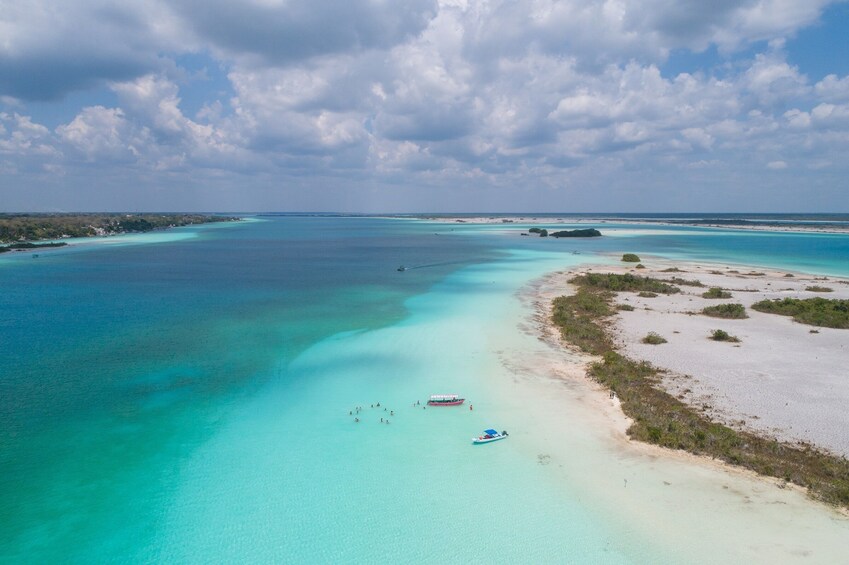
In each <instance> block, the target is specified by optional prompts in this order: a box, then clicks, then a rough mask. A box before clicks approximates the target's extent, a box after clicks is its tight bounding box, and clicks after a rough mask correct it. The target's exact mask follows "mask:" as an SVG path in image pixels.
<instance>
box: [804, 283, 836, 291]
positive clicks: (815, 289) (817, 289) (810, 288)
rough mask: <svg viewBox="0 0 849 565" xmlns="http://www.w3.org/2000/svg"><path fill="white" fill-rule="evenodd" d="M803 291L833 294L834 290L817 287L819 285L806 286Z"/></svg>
mask: <svg viewBox="0 0 849 565" xmlns="http://www.w3.org/2000/svg"><path fill="white" fill-rule="evenodd" d="M805 290H807V291H810V292H834V289H832V288H828V287H827V286H819V285H813V286H806V287H805Z"/></svg>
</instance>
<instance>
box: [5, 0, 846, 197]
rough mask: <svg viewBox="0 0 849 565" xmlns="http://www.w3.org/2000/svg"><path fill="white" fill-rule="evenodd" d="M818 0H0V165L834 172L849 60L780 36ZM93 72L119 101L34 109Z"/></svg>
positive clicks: (595, 173) (582, 177)
mask: <svg viewBox="0 0 849 565" xmlns="http://www.w3.org/2000/svg"><path fill="white" fill-rule="evenodd" d="M827 5H828V2H826V1H825V0H812V1H811V2H805V3H799V2H793V1H792V0H720V1H718V2H714V3H711V4H709V5H708V4H705V3H700V2H695V1H689V0H687V1H683V2H682V1H680V0H677V1H672V0H628V1H624V0H616V1H612V0H604V1H602V0H591V1H577V0H565V1H557V2H556V1H554V0H522V1H517V0H492V1H487V2H484V1H480V0H440V1H439V2H437V1H436V0H403V1H399V2H387V1H385V0H352V1H350V2H345V3H341V4H340V3H338V2H330V1H329V0H311V1H309V2H308V1H306V0H289V1H282V0H280V1H278V0H250V1H245V2H224V1H219V0H214V1H212V2H204V3H200V2H197V1H195V0H178V1H174V2H168V3H166V2H160V1H152V2H147V3H144V4H128V5H126V6H125V5H121V6H113V5H112V4H108V3H105V2H103V1H102V0H76V1H75V2H68V3H66V4H62V5H60V6H55V7H49V6H48V5H47V3H43V2H41V1H40V0H39V1H36V2H33V3H28V4H25V5H24V4H21V3H12V2H5V3H4V2H3V0H0V8H2V9H0V32H2V37H4V40H3V41H2V42H0V96H6V97H7V98H6V99H5V103H6V108H7V112H6V113H5V114H3V115H2V117H0V168H2V171H9V170H16V171H17V170H24V169H26V168H27V167H29V169H31V170H34V169H37V170H40V171H50V170H54V171H56V170H62V171H65V174H66V175H72V174H74V172H75V171H83V170H92V169H93V168H95V167H96V166H98V165H100V166H102V167H113V169H114V170H116V171H117V170H125V171H129V170H133V171H135V172H141V171H143V172H144V173H145V174H146V175H150V176H149V178H151V179H154V180H152V181H151V182H155V179H157V178H162V179H167V182H177V181H175V179H178V180H183V181H185V180H186V179H193V180H194V179H196V178H198V175H203V176H205V178H207V179H213V180H220V181H221V182H227V180H228V179H229V181H230V182H233V179H234V178H236V177H235V176H233V175H251V176H254V177H258V176H263V178H282V177H285V178H287V179H292V181H291V182H290V183H285V184H286V185H287V186H302V185H299V184H298V183H305V182H307V180H305V179H315V178H316V177H324V178H330V179H334V178H335V179H340V178H344V179H349V180H356V181H357V182H361V183H363V185H364V186H365V185H368V184H372V185H374V184H377V185H381V186H385V187H387V188H386V190H389V191H391V190H393V188H392V187H396V189H397V187H398V186H407V185H414V186H422V187H427V186H431V187H432V186H439V185H443V186H444V185H450V186H457V187H476V189H477V188H480V187H485V186H491V187H495V188H494V190H496V192H497V191H498V190H503V191H507V190H508V189H509V187H511V186H516V185H517V184H521V185H529V186H534V187H540V188H539V190H540V191H543V192H539V194H540V195H542V194H548V195H551V194H555V193H556V192H557V191H558V190H571V188H569V187H578V186H581V185H582V183H589V184H594V185H597V186H605V185H606V186H610V185H612V184H615V183H617V182H619V183H620V184H621V182H622V181H621V178H625V177H621V175H623V173H624V174H625V175H626V176H627V175H631V176H630V177H628V178H631V179H632V180H633V179H635V178H639V179H641V180H640V182H642V183H645V186H648V185H649V184H650V183H651V182H652V181H651V179H655V181H654V182H656V183H657V184H658V185H661V184H662V185H664V186H668V185H669V183H670V182H673V181H671V180H670V179H676V178H677V176H678V175H687V174H693V172H695V171H698V172H699V174H706V172H707V171H710V173H711V174H712V175H722V174H727V175H728V178H734V179H736V180H735V181H734V182H740V181H739V179H740V178H742V177H741V175H745V174H746V172H747V171H750V170H752V165H753V164H757V166H758V167H759V168H760V171H761V172H762V171H763V167H767V168H768V169H772V170H778V169H780V168H784V167H786V166H787V163H788V162H791V163H793V167H792V169H790V168H789V169H788V175H789V174H790V173H793V172H795V171H800V170H803V169H807V170H809V171H818V172H819V173H821V174H828V173H830V172H833V173H834V174H835V175H837V174H839V172H840V171H843V169H842V167H845V166H846V165H845V163H844V162H845V159H841V158H840V157H839V155H840V154H841V153H845V152H846V151H849V139H847V134H846V131H847V128H849V77H841V76H839V75H836V74H834V75H829V76H826V77H825V78H823V79H822V80H820V81H819V82H815V83H814V82H811V81H810V80H809V78H808V77H807V76H806V74H805V73H804V71H803V69H800V68H798V67H796V66H794V65H792V64H790V63H789V62H788V57H787V53H786V46H785V42H784V40H785V38H788V37H792V35H793V34H794V33H795V32H796V31H798V30H799V29H801V28H803V27H805V26H807V25H810V24H811V23H813V22H815V21H816V20H817V18H818V17H820V15H821V14H822V11H823V9H824V8H825V7H826V6H827ZM83 22H87V24H86V25H87V27H86V28H85V29H87V30H91V31H90V33H86V34H81V33H79V31H78V30H79V29H81V28H82V26H83ZM91 22H94V23H91ZM763 41H766V42H768V43H760V44H758V43H757V42H763ZM752 45H757V48H756V49H754V52H753V53H751V52H748V51H747V52H745V54H742V53H744V52H742V51H739V50H740V49H741V48H743V47H751V46H752ZM709 46H715V47H716V48H718V50H719V51H720V52H721V53H724V54H725V55H724V56H725V57H727V64H726V65H725V66H724V67H723V68H722V69H721V71H719V72H718V73H717V74H712V73H710V72H705V71H696V70H694V71H693V72H691V73H687V72H681V73H679V74H678V75H677V76H667V75H666V74H664V72H663V70H662V69H663V68H664V67H663V64H664V62H665V60H666V57H667V56H668V54H669V53H670V52H671V51H673V50H680V49H689V50H692V51H700V50H704V49H706V48H708V47H709ZM189 53H196V54H197V53H200V54H204V55H203V56H204V57H209V58H210V60H212V61H213V62H215V63H216V64H219V65H221V66H222V68H223V69H224V71H223V78H222V80H225V81H226V82H227V83H228V89H227V90H226V91H224V92H219V91H209V92H207V93H205V94H206V97H205V98H204V99H203V100H201V101H199V102H198V101H197V100H194V101H193V104H194V110H192V111H191V112H189V113H188V114H187V110H186V108H187V107H188V105H187V104H186V103H184V101H183V98H185V97H186V95H185V94H183V93H181V88H184V84H183V83H182V82H181V76H182V75H181V72H180V70H179V64H180V63H179V58H178V57H179V56H180V55H183V54H189ZM25 69H31V70H32V71H33V72H30V73H26V72H24V70H25ZM187 72H188V71H186V72H184V73H183V74H186V73H187ZM95 86H97V87H98V88H101V89H107V90H108V91H109V92H111V93H112V94H113V95H114V97H115V99H116V102H115V103H114V105H112V107H110V105H109V104H104V103H98V104H89V105H84V106H82V107H80V108H77V109H76V110H75V112H74V114H73V115H68V116H67V117H66V119H65V120H64V123H62V124H60V125H59V126H58V127H53V128H52V129H51V128H47V127H46V126H44V125H40V124H38V123H37V120H34V119H33V118H32V117H29V116H28V115H27V111H26V108H27V103H29V102H30V101H32V100H40V99H49V98H57V97H61V96H62V95H64V94H67V93H68V92H72V91H81V90H82V91H84V90H86V89H89V88H94V87H95ZM194 96H195V97H196V94H195V95H194ZM189 114H191V115H189ZM791 152H792V153H791ZM790 157H792V159H791V158H790ZM122 168H123V169H122ZM637 171H639V174H634V173H635V172H637ZM844 172H845V171H844ZM3 174H6V173H3ZM15 174H17V173H15ZM79 174H81V175H82V174H84V173H82V172H80V173H79ZM165 174H167V175H170V176H168V177H165V176H161V177H159V176H157V175H165ZM174 175H183V176H174ZM616 175H620V179H619V180H616ZM757 180H758V179H757V178H756V179H755V181H757ZM470 190H471V189H470ZM545 191H547V192H545ZM505 194H506V192H505ZM540 198H543V197H542V196H540ZM542 201H543V200H540V202H542Z"/></svg>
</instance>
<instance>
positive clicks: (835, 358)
mask: <svg viewBox="0 0 849 565" xmlns="http://www.w3.org/2000/svg"><path fill="white" fill-rule="evenodd" d="M643 263H644V264H645V265H646V266H647V268H646V269H640V270H634V271H633V272H634V273H635V274H639V275H643V276H652V277H656V278H665V279H668V278H672V277H680V278H684V279H690V280H693V279H697V280H700V281H701V282H702V283H704V284H705V287H691V286H681V287H680V288H681V289H682V292H681V294H678V295H669V296H665V295H660V296H657V297H654V298H640V297H638V296H637V294H636V293H620V294H619V297H618V299H617V302H618V303H622V304H628V305H630V306H633V307H634V308H635V310H634V311H623V312H621V313H620V314H618V315H617V316H615V321H614V322H613V325H612V330H613V331H614V334H615V340H616V341H617V345H618V346H619V348H620V349H621V350H622V351H623V353H625V354H626V355H628V356H629V357H631V358H634V359H638V360H645V361H648V362H650V363H652V364H653V365H655V366H657V367H659V368H662V369H665V370H666V374H665V378H664V382H663V385H664V387H665V388H666V389H667V390H668V391H669V392H671V393H672V394H673V395H675V396H677V397H678V398H680V399H681V400H683V401H684V402H686V403H688V404H690V405H691V406H694V407H696V408H698V409H700V410H704V411H705V412H706V413H707V414H708V415H709V416H710V417H711V418H712V419H715V420H717V421H720V422H722V423H725V424H726V425H729V426H731V427H734V428H737V429H745V430H747V431H751V432H755V433H757V434H758V435H761V436H766V437H775V438H777V439H779V440H782V441H788V442H791V443H792V442H808V443H811V444H813V445H815V446H817V447H819V448H821V449H825V450H827V451H831V452H833V453H836V454H839V455H843V456H846V455H847V454H849V415H847V413H846V411H845V408H844V407H845V406H846V405H847V403H849V379H847V378H842V375H843V369H844V368H845V366H846V364H847V361H849V345H847V344H849V339H848V338H849V332H847V330H838V329H831V328H815V327H813V326H808V325H805V324H799V323H796V322H794V321H792V320H791V319H790V318H787V317H784V316H777V315H773V314H763V313H760V312H756V311H753V310H751V309H749V308H748V307H749V306H750V305H751V304H752V303H754V302H756V301H758V300H762V299H764V298H782V297H785V296H792V297H802V298H806V297H812V296H824V297H827V298H841V299H845V298H849V281H847V280H844V279H837V278H834V277H828V278H824V277H813V276H811V275H804V274H799V273H791V274H793V275H794V276H793V277H787V276H786V275H787V274H788V271H776V270H768V271H765V270H763V269H760V270H757V271H755V270H751V271H744V270H742V269H741V268H740V267H739V266H727V265H717V264H708V263H694V262H686V263H685V262H680V261H672V260H668V259H660V258H654V257H643ZM672 267H676V268H678V269H681V270H682V271H685V272H662V271H663V270H664V269H668V268H672ZM632 269H633V265H630V266H629V265H625V264H622V265H603V266H601V265H597V264H596V265H583V266H581V267H577V268H573V269H569V270H565V271H561V272H557V273H551V274H549V275H547V276H545V277H543V278H542V279H540V280H538V281H535V282H534V283H533V284H532V285H531V286H530V287H529V288H528V289H527V290H526V292H525V298H524V299H525V301H527V302H529V303H530V305H531V308H532V309H533V312H534V314H533V321H534V324H535V325H536V327H537V331H538V332H539V336H540V339H541V340H543V341H545V342H547V343H548V344H550V345H551V346H552V347H561V348H568V349H570V354H572V355H573V356H575V357H576V359H580V361H579V362H578V363H571V364H570V366H569V367H563V370H562V375H564V378H568V379H578V380H579V381H584V382H583V383H582V386H585V387H587V388H588V389H589V390H593V391H595V396H596V397H597V398H596V399H595V400H594V402H595V404H596V408H598V409H599V410H601V411H602V412H604V413H605V414H606V418H605V419H606V420H607V422H608V425H609V426H610V427H611V432H612V433H613V434H614V435H615V436H617V437H618V438H619V440H620V441H621V442H626V443H628V444H629V449H634V448H636V449H648V452H653V453H656V452H657V450H659V448H656V447H655V446H649V445H646V444H641V443H638V442H632V441H630V440H629V439H628V437H627V435H626V434H625V430H627V428H628V426H629V425H630V421H629V420H628V418H627V417H626V416H625V415H624V414H623V413H622V412H621V410H620V409H619V407H618V402H617V401H616V400H615V399H614V400H610V399H609V397H608V395H607V391H606V390H605V389H603V388H602V387H601V386H600V385H598V384H597V383H595V381H593V380H592V379H590V378H589V377H588V376H587V375H586V366H587V364H588V363H589V362H591V361H592V360H593V357H592V356H589V355H586V354H582V353H577V352H575V351H574V350H573V349H572V348H570V347H569V346H568V345H567V344H565V343H564V342H563V341H562V340H561V338H560V332H559V329H558V328H557V327H556V326H554V325H553V323H552V322H551V319H550V318H551V303H552V300H553V299H554V298H556V297H557V296H561V295H563V294H570V293H572V292H574V288H573V287H572V285H570V284H569V283H568V280H569V279H570V278H572V277H573V276H574V275H576V274H579V273H583V272H587V271H595V272H616V273H624V272H631V270H632ZM749 272H752V273H754V272H757V273H763V275H760V274H758V275H747V274H745V273H749ZM814 284H816V285H820V286H828V287H830V288H833V289H834V291H833V292H830V293H815V292H811V291H806V290H804V288H805V287H806V286H811V285H814ZM710 286H720V287H722V288H725V289H729V290H730V291H731V292H732V295H733V296H732V298H730V299H723V300H716V299H705V298H702V297H701V293H702V292H704V291H705V290H707V288H708V287H710ZM718 303H742V304H744V305H745V306H746V307H747V311H748V314H749V316H750V317H749V318H748V319H744V320H725V319H716V318H711V317H708V316H704V315H693V314H691V313H690V312H694V311H700V310H701V308H703V307H704V306H706V305H714V304H718ZM714 328H723V329H727V330H728V331H729V332H730V333H732V334H733V335H737V336H739V337H740V338H741V339H742V342H741V343H740V344H731V343H717V342H714V341H711V340H709V339H707V336H708V334H709V331H710V330H711V329H714ZM811 330H815V331H816V332H818V333H812V332H811ZM649 331H655V332H657V333H659V334H661V335H662V336H663V337H664V338H666V339H667V340H668V343H666V344H662V345H657V346H655V345H647V344H643V343H641V340H642V338H643V337H644V336H645V335H646V333H648V332H649ZM735 345H736V346H735ZM635 445H639V447H635ZM659 451H660V452H661V453H663V454H664V456H666V457H673V458H683V459H685V460H700V459H704V458H700V457H696V456H693V455H690V454H687V453H685V452H679V451H669V450H659ZM708 461H710V462H711V464H715V465H717V466H718V467H721V468H724V469H729V468H730V467H729V466H727V465H725V464H722V463H719V462H713V460H708ZM734 470H735V472H736V471H738V469H736V468H734ZM740 471H741V472H744V473H745V474H748V475H752V476H756V475H755V474H754V473H750V472H748V471H742V470H740ZM759 478H760V479H762V480H766V481H769V482H773V483H777V482H778V481H776V480H775V479H772V478H765V477H759Z"/></svg>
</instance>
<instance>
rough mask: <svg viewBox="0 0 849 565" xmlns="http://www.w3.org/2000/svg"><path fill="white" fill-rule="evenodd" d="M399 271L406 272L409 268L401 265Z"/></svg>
mask: <svg viewBox="0 0 849 565" xmlns="http://www.w3.org/2000/svg"><path fill="white" fill-rule="evenodd" d="M397 270H398V271H406V270H407V267H405V266H404V265H401V266H400V267H398V269H397Z"/></svg>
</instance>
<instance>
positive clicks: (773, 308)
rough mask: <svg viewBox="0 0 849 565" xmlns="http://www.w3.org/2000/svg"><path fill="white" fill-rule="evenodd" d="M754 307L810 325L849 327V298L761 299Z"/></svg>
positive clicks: (760, 310) (759, 310)
mask: <svg viewBox="0 0 849 565" xmlns="http://www.w3.org/2000/svg"><path fill="white" fill-rule="evenodd" d="M752 309H753V310H757V311H758V312H765V313H767V314H778V315H780V316H791V317H792V318H793V319H794V320H796V321H797V322H799V323H802V324H808V325H810V326H821V327H825V328H838V329H849V300H836V299H828V298H820V297H816V298H805V299H800V298H784V299H776V300H761V301H760V302H756V303H754V304H752Z"/></svg>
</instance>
